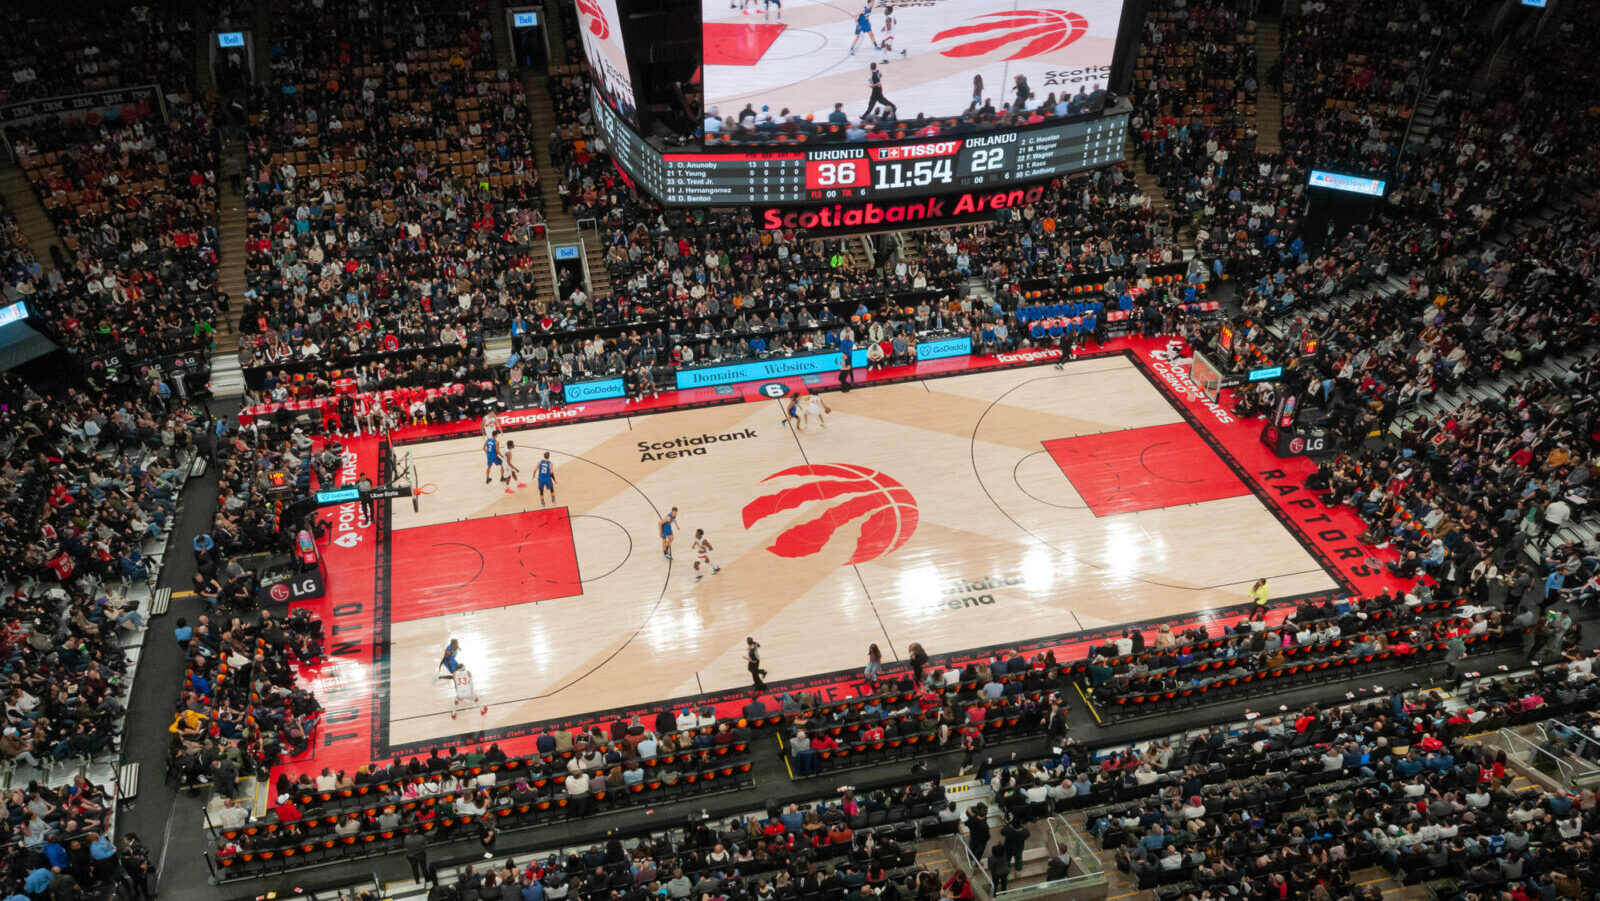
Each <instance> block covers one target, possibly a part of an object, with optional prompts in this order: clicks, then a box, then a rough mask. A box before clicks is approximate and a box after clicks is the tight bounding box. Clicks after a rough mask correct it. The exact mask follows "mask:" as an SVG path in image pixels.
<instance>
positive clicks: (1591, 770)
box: [1533, 719, 1600, 776]
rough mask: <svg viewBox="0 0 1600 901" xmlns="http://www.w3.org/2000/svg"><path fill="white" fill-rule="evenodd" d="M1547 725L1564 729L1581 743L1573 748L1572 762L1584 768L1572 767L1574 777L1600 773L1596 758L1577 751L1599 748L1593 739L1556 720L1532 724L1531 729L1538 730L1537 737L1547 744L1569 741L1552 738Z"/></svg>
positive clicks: (1579, 730)
mask: <svg viewBox="0 0 1600 901" xmlns="http://www.w3.org/2000/svg"><path fill="white" fill-rule="evenodd" d="M1547 724H1548V725H1549V726H1551V727H1555V726H1560V727H1561V728H1562V729H1565V730H1567V731H1568V732H1570V733H1572V734H1573V735H1576V736H1577V737H1578V738H1579V739H1580V740H1581V741H1582V744H1581V745H1578V747H1577V748H1574V749H1573V750H1572V751H1571V754H1572V758H1573V760H1574V761H1577V762H1578V763H1582V764H1584V765H1585V766H1584V768H1582V769H1581V770H1580V769H1579V768H1578V767H1577V766H1574V767H1573V770H1574V773H1575V775H1578V776H1591V775H1595V774H1597V773H1600V760H1597V759H1596V758H1594V757H1592V756H1590V755H1588V754H1582V753H1579V751H1578V748H1584V749H1592V748H1600V742H1596V741H1595V740H1594V739H1593V738H1590V737H1589V736H1588V735H1585V734H1584V732H1583V730H1582V729H1578V728H1576V727H1574V726H1572V725H1571V724H1569V723H1564V722H1562V721H1561V720H1558V719H1548V720H1545V721H1543V722H1539V723H1534V724H1533V727H1534V728H1535V729H1538V730H1539V737H1540V738H1541V739H1543V740H1544V741H1545V742H1546V743H1547V744H1548V743H1549V742H1551V741H1556V740H1560V741H1570V739H1568V738H1566V737H1565V736H1560V735H1555V736H1552V735H1551V734H1550V733H1551V730H1549V729H1546V728H1545V727H1546V725H1547ZM1546 753H1549V752H1546Z"/></svg>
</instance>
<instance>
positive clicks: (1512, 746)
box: [1495, 729, 1578, 789]
mask: <svg viewBox="0 0 1600 901" xmlns="http://www.w3.org/2000/svg"><path fill="white" fill-rule="evenodd" d="M1495 734H1496V735H1498V736H1500V737H1501V738H1502V739H1504V740H1505V742H1506V744H1507V745H1508V746H1509V747H1508V748H1507V750H1508V751H1510V752H1512V753H1513V754H1515V753H1517V751H1518V749H1519V748H1520V750H1521V751H1522V753H1523V754H1524V755H1525V756H1526V759H1525V760H1519V761H1518V762H1519V763H1521V764H1523V765H1524V766H1529V767H1533V768H1534V769H1539V770H1541V771H1543V768H1542V767H1538V766H1536V765H1535V763H1534V761H1535V760H1537V759H1538V756H1539V755H1542V756H1544V757H1547V758H1549V759H1550V761H1551V762H1552V763H1554V764H1555V765H1556V769H1557V770H1558V771H1559V772H1560V773H1561V786H1562V787H1563V788H1566V789H1576V788H1577V787H1578V782H1577V773H1576V771H1575V770H1574V769H1573V767H1572V765H1571V764H1570V763H1568V762H1567V761H1565V760H1562V759H1561V758H1560V757H1557V756H1556V755H1554V754H1552V753H1550V752H1549V751H1548V750H1546V749H1544V748H1543V747H1541V746H1540V745H1538V744H1536V743H1534V742H1533V741H1531V740H1529V739H1528V737H1527V736H1525V735H1523V734H1521V733H1519V732H1514V731H1512V730H1510V729H1500V730H1498V731H1497V732H1496V733H1495Z"/></svg>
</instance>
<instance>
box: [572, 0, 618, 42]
mask: <svg viewBox="0 0 1600 901" xmlns="http://www.w3.org/2000/svg"><path fill="white" fill-rule="evenodd" d="M578 12H581V13H583V14H584V15H586V16H588V17H589V33H590V34H592V35H594V36H595V37H597V38H599V39H600V40H602V41H603V40H605V39H606V38H608V37H610V36H611V23H609V22H607V21H606V14H605V12H604V11H603V10H601V9H600V4H599V3H597V2H595V0H578Z"/></svg>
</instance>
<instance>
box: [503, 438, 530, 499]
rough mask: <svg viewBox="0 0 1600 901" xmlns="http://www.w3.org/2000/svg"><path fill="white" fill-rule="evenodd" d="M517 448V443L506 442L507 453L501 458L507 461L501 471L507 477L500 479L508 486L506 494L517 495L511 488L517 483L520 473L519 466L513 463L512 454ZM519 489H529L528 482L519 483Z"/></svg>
mask: <svg viewBox="0 0 1600 901" xmlns="http://www.w3.org/2000/svg"><path fill="white" fill-rule="evenodd" d="M516 447H517V443H516V442H515V441H511V440H507V441H506V452H505V454H504V455H503V456H502V458H501V459H503V460H504V461H505V465H504V466H503V467H502V468H501V470H500V471H501V472H503V473H505V475H503V476H501V477H500V481H502V482H504V483H505V485H506V494H513V493H515V492H514V489H512V487H511V483H512V482H517V476H518V473H517V464H515V463H513V462H511V452H512V451H513V450H515V449H516ZM517 487H518V488H526V487H528V483H527V482H517Z"/></svg>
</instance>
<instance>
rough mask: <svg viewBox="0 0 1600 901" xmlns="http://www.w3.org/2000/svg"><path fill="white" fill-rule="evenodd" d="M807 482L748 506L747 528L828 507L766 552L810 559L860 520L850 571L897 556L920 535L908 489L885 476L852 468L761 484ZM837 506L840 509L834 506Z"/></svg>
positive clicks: (835, 466) (790, 472) (822, 467)
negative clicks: (811, 508)
mask: <svg viewBox="0 0 1600 901" xmlns="http://www.w3.org/2000/svg"><path fill="white" fill-rule="evenodd" d="M789 477H803V478H805V479H806V481H804V482H802V483H800V484H798V485H795V486H793V487H790V488H784V489H782V490H780V491H776V492H774V493H772V494H768V495H764V496H762V497H758V498H756V499H755V500H753V501H751V502H750V503H748V504H746V505H745V508H744V527H745V528H746V529H749V528H750V527H751V526H753V525H755V524H756V523H758V522H760V521H761V520H763V519H766V518H767V517H769V516H772V515H773V514H776V513H781V512H783V511H784V510H793V509H795V508H797V507H800V506H803V505H805V504H809V503H812V502H819V503H828V506H826V507H825V508H823V509H822V510H821V511H820V512H819V513H818V514H817V515H816V516H814V517H813V518H812V519H809V520H806V521H805V522H802V523H799V524H797V525H794V526H790V527H789V528H788V529H786V530H784V531H783V532H782V533H780V534H779V535H778V537H777V538H776V539H774V540H773V542H772V544H771V545H770V546H769V547H768V548H767V550H769V551H771V552H772V553H774V554H777V555H778V556H779V557H809V556H811V555H812V554H815V553H818V552H819V551H821V550H822V549H823V548H824V547H826V546H827V545H828V542H830V541H832V540H833V537H834V534H835V533H837V532H838V531H839V530H840V529H842V528H844V527H845V526H846V525H848V524H850V523H852V522H855V521H856V520H858V519H859V520H861V529H860V532H859V533H857V535H856V545H855V551H854V553H852V554H851V556H850V559H849V560H847V561H846V562H845V565H847V566H848V565H853V564H856V563H866V562H867V561H868V560H876V559H877V558H879V557H882V556H884V555H886V554H892V553H894V552H895V551H896V550H899V549H900V547H901V546H902V545H904V544H905V543H906V542H907V541H909V540H911V534H912V533H913V532H915V531H916V530H917V500H916V498H914V497H912V496H911V492H910V491H908V490H906V487H905V486H904V485H901V484H900V483H899V482H896V481H895V480H894V479H891V478H889V477H888V476H886V475H884V474H883V473H881V472H878V471H876V470H872V469H867V468H866V467H864V466H852V465H850V464H847V463H818V464H812V465H808V466H791V467H789V468H788V469H784V470H780V471H778V472H775V473H773V474H772V475H770V476H767V477H766V478H765V479H762V481H763V482H770V481H772V480H773V479H779V478H789ZM834 501H837V503H834Z"/></svg>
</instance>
